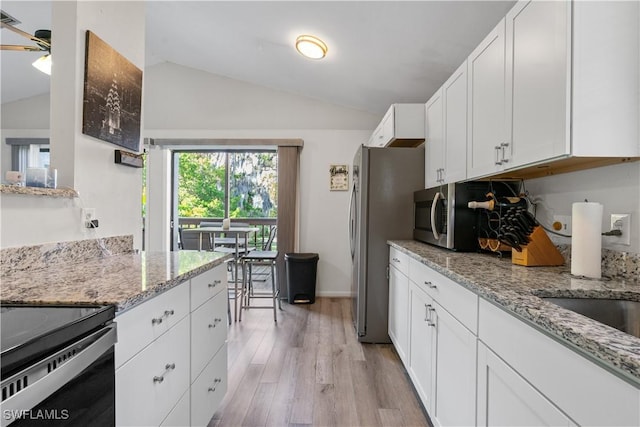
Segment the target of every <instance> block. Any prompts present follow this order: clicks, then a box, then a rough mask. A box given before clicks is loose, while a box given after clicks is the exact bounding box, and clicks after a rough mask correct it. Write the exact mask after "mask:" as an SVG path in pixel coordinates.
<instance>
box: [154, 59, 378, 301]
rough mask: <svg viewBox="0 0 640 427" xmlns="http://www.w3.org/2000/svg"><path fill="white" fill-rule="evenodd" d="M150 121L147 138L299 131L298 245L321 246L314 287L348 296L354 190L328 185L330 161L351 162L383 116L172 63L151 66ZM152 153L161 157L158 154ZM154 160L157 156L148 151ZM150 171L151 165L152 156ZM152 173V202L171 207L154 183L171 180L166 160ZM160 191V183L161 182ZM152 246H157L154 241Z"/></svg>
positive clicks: (292, 134) (160, 233)
mask: <svg viewBox="0 0 640 427" xmlns="http://www.w3.org/2000/svg"><path fill="white" fill-rule="evenodd" d="M145 85H146V86H145V99H144V102H145V106H146V107H145V108H146V110H145V114H146V116H145V123H146V125H147V126H146V128H147V130H146V131H145V135H144V136H145V137H148V138H170V139H179V138H185V139H189V138H214V139H215V138H223V139H226V138H251V139H253V138H255V139H261V138H301V139H303V140H304V148H303V149H302V151H301V153H300V223H299V227H300V229H299V247H298V250H299V251H301V252H316V253H318V254H319V256H320V261H319V263H318V282H317V294H318V295H321V296H347V295H348V294H349V287H350V280H351V279H350V277H351V257H350V255H349V241H348V229H347V213H348V212H347V210H348V206H349V198H348V197H349V193H348V192H346V191H339V192H331V191H329V166H330V165H331V164H348V165H350V164H351V162H352V160H353V155H354V153H355V151H356V149H357V146H358V145H359V144H362V143H364V142H366V141H367V139H368V138H369V136H370V134H371V131H372V130H373V128H374V127H375V126H376V125H377V124H378V122H379V119H380V118H379V117H376V116H374V115H371V114H369V113H364V112H361V111H356V110H353V109H349V108H344V107H340V106H336V105H331V104H328V103H325V102H320V101H317V100H313V99H310V98H306V97H300V96H296V95H292V94H288V93H284V92H279V91H274V90H271V89H267V88H264V87H260V86H256V85H252V84H247V83H242V82H239V81H234V80H230V79H227V78H225V77H220V76H215V75H211V74H208V73H204V72H202V71H198V70H194V69H190V68H186V67H182V66H178V65H174V64H160V65H157V66H153V67H149V68H148V69H147V72H146V80H145ZM153 158H156V159H160V161H164V160H162V158H163V156H160V155H158V154H156V153H154V155H153ZM149 159H150V160H149V161H150V162H151V161H152V160H153V159H152V158H151V157H150V158H149ZM149 167H150V169H149V170H150V171H151V170H152V165H151V163H149ZM153 170H154V171H155V172H154V173H155V175H154V176H150V177H149V181H148V182H149V189H150V193H149V195H148V202H149V206H151V204H153V206H155V207H154V211H153V212H150V213H149V217H150V218H151V217H152V216H153V215H154V212H156V211H157V210H161V215H164V212H166V208H165V207H161V206H162V204H163V203H165V202H168V198H166V191H159V192H158V194H159V196H157V197H161V198H164V199H165V202H162V201H161V202H158V200H157V199H156V198H155V197H156V196H154V195H153V194H151V192H152V191H154V190H152V189H153V188H154V187H157V186H166V185H168V182H167V180H166V179H165V177H163V176H161V175H158V174H163V173H164V172H162V170H163V168H162V167H157V168H153ZM156 190H157V188H156ZM158 225H160V226H162V224H158V223H157V221H155V220H152V221H151V222H150V223H149V227H150V230H149V232H150V236H149V241H150V242H151V241H154V239H155V241H157V242H165V241H166V239H165V237H164V236H165V234H166V222H165V224H164V227H163V228H161V229H158V228H157V227H158ZM154 249H155V248H154Z"/></svg>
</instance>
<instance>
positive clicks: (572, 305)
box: [542, 297, 640, 338]
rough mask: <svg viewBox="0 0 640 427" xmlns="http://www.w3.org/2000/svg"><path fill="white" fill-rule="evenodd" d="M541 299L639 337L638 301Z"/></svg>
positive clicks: (639, 313)
mask: <svg viewBox="0 0 640 427" xmlns="http://www.w3.org/2000/svg"><path fill="white" fill-rule="evenodd" d="M542 299H544V300H545V301H549V302H551V303H553V304H556V305H559V306H560V307H562V308H566V309H567V310H571V311H574V312H576V313H578V314H582V315H583V316H586V317H588V318H590V319H593V320H596V321H598V322H600V323H604V324H605V325H608V326H611V327H612V328H616V329H618V330H620V331H622V332H626V333H627V334H631V335H634V336H636V337H638V338H640V302H638V301H628V300H617V299H600V298H555V297H543V298H542Z"/></svg>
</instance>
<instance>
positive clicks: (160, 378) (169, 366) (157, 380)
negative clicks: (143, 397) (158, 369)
mask: <svg viewBox="0 0 640 427" xmlns="http://www.w3.org/2000/svg"><path fill="white" fill-rule="evenodd" d="M174 369H176V364H175V363H167V364H166V365H164V372H163V373H162V375H160V376H155V377H153V382H154V383H161V382H162V381H164V376H165V374H167V373H168V372H169V371H173V370H174Z"/></svg>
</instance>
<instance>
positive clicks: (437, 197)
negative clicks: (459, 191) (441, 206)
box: [431, 191, 442, 240]
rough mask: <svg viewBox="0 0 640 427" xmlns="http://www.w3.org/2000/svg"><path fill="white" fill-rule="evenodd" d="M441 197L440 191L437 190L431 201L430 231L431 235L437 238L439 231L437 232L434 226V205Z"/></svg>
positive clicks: (435, 205)
mask: <svg viewBox="0 0 640 427" xmlns="http://www.w3.org/2000/svg"><path fill="white" fill-rule="evenodd" d="M441 197H442V193H441V192H439V191H437V192H436V195H435V196H433V203H431V232H432V233H433V237H434V238H435V239H436V240H438V239H439V238H440V233H438V230H437V227H436V207H437V204H438V200H440V198H441Z"/></svg>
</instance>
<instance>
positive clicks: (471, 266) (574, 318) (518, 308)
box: [388, 240, 640, 386]
mask: <svg viewBox="0 0 640 427" xmlns="http://www.w3.org/2000/svg"><path fill="white" fill-rule="evenodd" d="M388 243H389V244H390V245H391V246H392V247H394V248H397V249H398V250H400V251H401V252H404V253H406V254H407V255H409V256H410V257H411V258H413V259H415V260H417V261H419V262H421V263H423V264H425V265H426V266H428V267H430V268H432V269H434V270H436V271H437V272H439V273H441V274H442V275H444V276H446V277H448V278H450V279H451V280H453V281H455V282H457V283H459V284H461V285H462V286H464V287H465V288H467V289H469V290H471V291H473V292H475V293H476V294H478V295H479V296H480V297H482V298H484V299H486V300H488V301H490V302H493V303H494V304H496V305H497V306H499V307H502V308H503V309H504V310H506V311H507V312H509V313H511V314H512V315H515V316H516V317H518V318H520V319H522V320H524V321H525V322H527V323H529V324H531V325H533V326H534V327H536V328H537V329H539V330H541V331H543V332H544V333H546V334H548V335H550V336H552V337H553V338H555V339H556V340H557V341H559V342H562V343H563V344H565V345H567V346H569V347H571V348H573V349H575V350H577V351H578V352H581V353H582V354H583V355H585V356H587V357H588V358H590V359H592V360H594V361H596V362H597V363H599V364H600V365H602V366H604V367H606V368H608V369H610V370H612V371H614V372H616V373H618V374H619V375H621V376H622V377H625V378H626V379H627V380H630V381H631V382H632V383H634V384H636V386H640V338H636V337H635V336H632V335H629V334H626V333H624V332H620V331H618V330H617V329H614V328H611V327H609V326H606V325H604V324H602V323H599V322H596V321H595V320H591V319H589V318H587V317H584V316H582V315H579V314H577V313H575V312H572V311H569V310H566V309H563V308H561V307H559V306H556V305H555V304H552V303H550V302H547V301H544V300H543V299H541V298H539V297H542V296H545V297H589V298H612V299H627V300H633V301H640V280H638V278H635V280H634V279H630V280H623V279H611V280H609V279H606V278H603V279H602V280H595V279H586V278H578V277H574V276H572V275H571V274H570V266H563V267H523V266H518V265H514V264H512V263H511V259H510V258H503V259H500V258H498V256H497V255H495V254H490V253H459V252H453V251H448V250H445V249H440V248H437V247H434V246H430V245H427V244H424V243H420V242H417V241H413V240H392V241H389V242H388Z"/></svg>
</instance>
